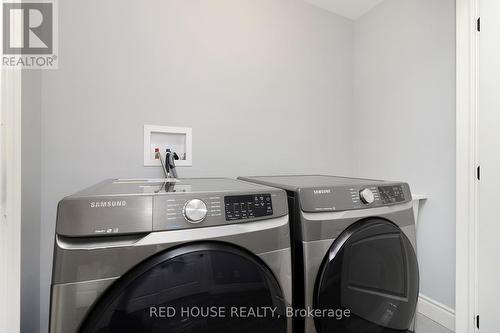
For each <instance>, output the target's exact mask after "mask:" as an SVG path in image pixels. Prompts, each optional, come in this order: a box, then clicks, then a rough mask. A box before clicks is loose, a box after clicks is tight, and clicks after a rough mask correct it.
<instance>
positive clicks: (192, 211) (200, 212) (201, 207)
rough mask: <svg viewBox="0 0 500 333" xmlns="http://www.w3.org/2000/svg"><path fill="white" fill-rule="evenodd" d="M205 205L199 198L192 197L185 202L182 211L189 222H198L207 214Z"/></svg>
mask: <svg viewBox="0 0 500 333" xmlns="http://www.w3.org/2000/svg"><path fill="white" fill-rule="evenodd" d="M207 211H208V209H207V205H206V204H205V203H204V202H203V201H202V200H200V199H192V200H189V201H188V202H186V204H185V205H184V209H183V210H182V213H183V214H184V217H185V218H186V220H187V221H188V222H190V223H200V222H201V221H203V220H204V219H205V217H206V216H207Z"/></svg>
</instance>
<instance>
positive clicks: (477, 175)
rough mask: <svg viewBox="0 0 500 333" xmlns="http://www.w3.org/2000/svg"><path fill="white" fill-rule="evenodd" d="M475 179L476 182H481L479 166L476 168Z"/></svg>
mask: <svg viewBox="0 0 500 333" xmlns="http://www.w3.org/2000/svg"><path fill="white" fill-rule="evenodd" d="M476 177H477V180H481V166H480V165H478V166H477V171H476Z"/></svg>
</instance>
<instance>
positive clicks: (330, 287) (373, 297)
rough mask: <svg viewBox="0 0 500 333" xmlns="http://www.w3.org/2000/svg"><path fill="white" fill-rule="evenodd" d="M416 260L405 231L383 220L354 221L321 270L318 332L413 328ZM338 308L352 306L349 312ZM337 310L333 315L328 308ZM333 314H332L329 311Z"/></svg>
mask: <svg viewBox="0 0 500 333" xmlns="http://www.w3.org/2000/svg"><path fill="white" fill-rule="evenodd" d="M418 284H419V277H418V264H417V257H416V255H415V251H414V249H413V247H412V245H411V243H410V241H409V240H408V238H407V237H406V235H405V234H404V233H403V232H402V230H401V229H399V228H398V227H397V226H396V225H395V224H393V223H391V222H389V221H387V220H385V219H381V218H369V219H365V220H362V221H360V222H358V223H355V224H354V225H352V226H351V227H349V228H348V229H347V230H346V231H344V232H343V233H342V234H341V235H340V237H338V238H337V239H336V240H335V242H334V243H333V245H332V247H331V248H330V250H329V253H328V255H327V257H326V258H325V260H324V261H323V264H322V266H321V268H320V271H319V274H318V278H317V280H316V288H315V295H314V307H315V309H321V310H324V311H322V315H321V316H316V317H315V324H316V330H317V331H318V332H319V333H330V332H338V333H340V332H342V333H351V332H352V333H361V332H370V333H379V332H383V333H392V332H401V331H406V330H408V329H409V328H410V326H411V324H412V320H413V317H414V314H415V309H416V306H417V298H418ZM339 309H343V310H346V309H349V310H350V316H349V317H348V316H346V315H345V313H344V314H342V315H340V310H339ZM329 310H330V311H331V310H337V313H336V314H335V317H331V316H329V315H328V311H329ZM330 315H332V312H330Z"/></svg>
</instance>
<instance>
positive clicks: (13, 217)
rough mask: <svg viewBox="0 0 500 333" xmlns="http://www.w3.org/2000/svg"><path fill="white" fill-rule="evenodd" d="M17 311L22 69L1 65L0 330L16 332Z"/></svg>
mask: <svg viewBox="0 0 500 333" xmlns="http://www.w3.org/2000/svg"><path fill="white" fill-rule="evenodd" d="M0 13H2V11H0ZM2 20H3V15H0V36H2V33H3V32H2V27H3V22H2ZM12 29H13V32H14V33H21V30H20V29H21V27H20V26H14V27H12ZM20 313H21V70H14V69H1V68H0V331H1V332H13V333H15V332H19V331H20V323H21V321H20Z"/></svg>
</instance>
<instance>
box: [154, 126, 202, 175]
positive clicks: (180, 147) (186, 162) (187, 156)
mask: <svg viewBox="0 0 500 333" xmlns="http://www.w3.org/2000/svg"><path fill="white" fill-rule="evenodd" d="M156 148H159V149H160V152H161V155H162V157H163V158H165V151H166V149H170V150H171V151H173V152H176V153H177V155H179V160H177V161H175V165H176V166H192V165H193V130H192V129H191V128H188V127H171V126H157V125H144V166H161V163H160V161H159V160H157V159H155V149H156Z"/></svg>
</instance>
